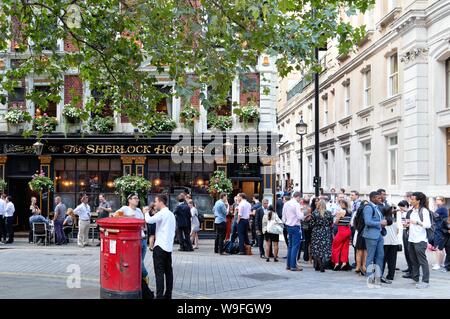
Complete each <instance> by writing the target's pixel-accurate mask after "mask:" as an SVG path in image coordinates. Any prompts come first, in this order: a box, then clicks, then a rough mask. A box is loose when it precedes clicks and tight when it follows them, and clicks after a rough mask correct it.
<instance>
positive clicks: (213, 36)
mask: <svg viewBox="0 0 450 319" xmlns="http://www.w3.org/2000/svg"><path fill="white" fill-rule="evenodd" d="M373 3H374V0H369V1H367V0H327V1H320V0H309V1H306V0H264V1H261V0H233V1H231V0H229V1H225V0H127V1H125V0H122V1H120V0H84V1H81V0H70V1H69V0H2V1H1V2H0V51H3V52H4V51H5V50H6V49H7V46H8V45H11V46H12V47H13V48H14V50H15V51H16V52H17V53H18V57H22V58H23V61H22V63H21V64H20V65H16V67H15V68H14V69H12V70H8V71H7V72H6V74H4V76H3V78H2V79H1V80H2V82H1V84H0V89H4V90H5V91H7V92H12V91H13V89H14V86H15V85H16V84H17V82H18V81H20V80H21V79H23V78H24V77H25V76H26V75H27V74H31V73H33V74H37V75H45V76H47V77H48V78H49V79H50V80H51V89H50V91H49V92H45V94H43V93H42V92H34V93H30V94H28V95H27V98H29V99H31V100H33V101H34V102H35V103H38V104H39V106H40V107H41V109H43V110H44V111H45V108H46V106H47V104H48V102H50V101H51V102H56V103H58V102H59V101H60V96H59V93H58V92H59V90H60V89H61V87H62V85H63V79H64V78H63V76H62V75H63V74H64V73H66V72H68V71H73V70H75V71H77V72H79V74H80V77H81V79H82V80H83V81H85V82H88V83H89V85H90V87H91V89H93V90H95V91H96V92H98V94H97V97H96V99H95V100H94V99H91V100H90V101H89V102H88V103H87V105H86V108H87V109H88V110H89V111H92V112H96V113H98V114H102V111H103V110H102V109H103V108H104V107H105V105H109V106H110V107H111V108H112V109H113V110H115V111H117V112H118V113H120V114H122V115H126V116H128V118H129V119H130V121H131V123H132V124H134V125H136V126H145V125H146V124H147V123H150V124H151V123H153V117H154V114H155V111H156V105H157V103H158V101H160V100H161V98H163V97H164V96H165V94H164V93H161V92H160V91H159V90H158V89H157V88H156V87H155V86H154V84H155V82H156V77H157V76H158V75H160V74H167V75H168V76H169V78H170V79H171V80H173V82H174V92H173V93H174V94H176V95H177V96H180V97H181V98H182V101H184V103H188V101H189V99H190V97H191V96H193V95H194V93H195V91H196V90H199V89H202V88H204V87H209V88H210V89H209V90H208V97H207V98H206V96H205V95H204V94H203V93H201V94H200V99H201V100H202V103H203V105H204V106H205V107H206V108H207V109H208V108H211V107H214V106H216V105H221V104H222V103H223V101H225V99H226V96H227V94H228V88H229V87H230V85H231V82H232V80H233V79H234V78H235V76H236V74H239V73H245V72H249V71H250V70H252V68H253V67H254V66H255V65H256V64H257V61H258V58H259V57H260V56H261V55H262V54H268V55H270V56H274V57H277V60H276V65H277V67H278V71H279V74H280V75H281V76H286V75H287V74H288V73H289V72H291V71H293V70H302V71H306V72H312V71H317V70H318V69H319V68H320V66H319V65H318V64H316V61H315V60H314V55H313V48H314V47H326V45H327V41H329V40H330V39H335V38H337V39H338V42H339V49H340V51H341V52H348V51H349V50H351V49H352V47H353V46H354V44H356V43H357V42H359V40H360V39H361V38H362V37H363V36H364V27H361V28H353V27H352V26H351V25H350V24H348V23H345V22H344V21H343V20H341V18H340V17H341V13H342V12H343V10H344V8H345V10H346V12H347V14H348V15H351V14H354V13H355V12H356V10H359V11H361V12H364V11H365V10H366V9H367V8H368V7H369V6H370V5H371V4H373ZM24 39H28V40H29V41H24ZM58 39H65V41H66V42H68V41H70V43H72V44H73V45H74V46H75V48H76V49H75V50H72V51H73V52H70V53H66V54H61V52H60V51H57V49H56V43H57V40H58ZM8 40H12V43H10V44H9V43H8ZM27 42H28V43H27ZM1 55H2V53H0V57H1ZM202 91H203V90H202ZM5 99H6V97H5V96H4V97H3V99H2V100H3V103H4V102H5Z"/></svg>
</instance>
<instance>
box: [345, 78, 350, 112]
mask: <svg viewBox="0 0 450 319" xmlns="http://www.w3.org/2000/svg"><path fill="white" fill-rule="evenodd" d="M344 114H345V116H347V115H349V114H350V83H347V84H345V85H344Z"/></svg>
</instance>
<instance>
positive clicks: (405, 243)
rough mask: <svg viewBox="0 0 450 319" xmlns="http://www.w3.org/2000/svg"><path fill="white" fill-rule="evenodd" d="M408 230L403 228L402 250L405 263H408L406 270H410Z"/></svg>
mask: <svg viewBox="0 0 450 319" xmlns="http://www.w3.org/2000/svg"><path fill="white" fill-rule="evenodd" d="M408 237H409V231H408V230H407V229H404V230H403V250H404V251H405V259H406V264H407V265H408V272H411V258H410V257H409V242H408Z"/></svg>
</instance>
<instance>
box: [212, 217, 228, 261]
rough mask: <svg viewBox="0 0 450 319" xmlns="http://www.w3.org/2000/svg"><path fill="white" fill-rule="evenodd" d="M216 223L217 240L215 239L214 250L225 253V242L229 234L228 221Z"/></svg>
mask: <svg viewBox="0 0 450 319" xmlns="http://www.w3.org/2000/svg"><path fill="white" fill-rule="evenodd" d="M215 225H216V240H215V241H214V252H215V253H219V254H221V253H223V252H224V250H223V242H224V240H225V236H226V234H227V223H226V222H222V223H220V224H215Z"/></svg>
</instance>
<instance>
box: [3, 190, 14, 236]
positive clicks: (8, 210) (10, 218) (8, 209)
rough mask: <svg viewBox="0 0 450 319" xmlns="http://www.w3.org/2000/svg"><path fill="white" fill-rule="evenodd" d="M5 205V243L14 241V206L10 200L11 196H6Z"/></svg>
mask: <svg viewBox="0 0 450 319" xmlns="http://www.w3.org/2000/svg"><path fill="white" fill-rule="evenodd" d="M5 203H6V206H5V219H6V233H7V234H8V240H7V241H6V243H7V244H12V243H13V242H14V228H13V224H14V212H15V211H16V208H15V207H14V204H13V202H12V198H11V196H7V197H6V201H5Z"/></svg>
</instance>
